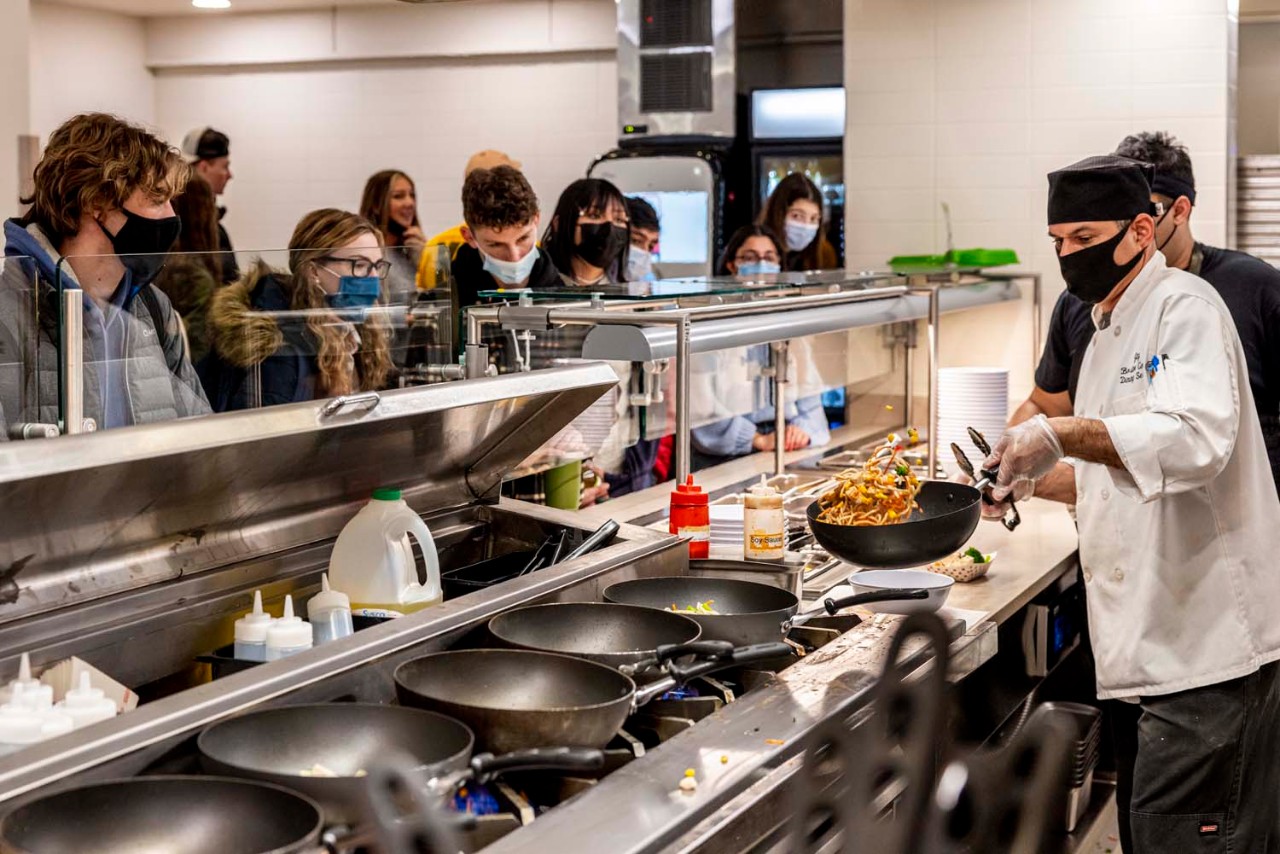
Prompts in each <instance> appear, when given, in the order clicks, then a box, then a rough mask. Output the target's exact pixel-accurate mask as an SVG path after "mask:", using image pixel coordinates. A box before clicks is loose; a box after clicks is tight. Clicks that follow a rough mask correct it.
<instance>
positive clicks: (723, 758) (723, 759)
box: [720, 756, 729, 765]
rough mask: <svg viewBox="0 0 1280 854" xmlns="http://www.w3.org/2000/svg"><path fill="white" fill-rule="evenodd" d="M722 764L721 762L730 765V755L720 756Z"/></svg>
mask: <svg viewBox="0 0 1280 854" xmlns="http://www.w3.org/2000/svg"><path fill="white" fill-rule="evenodd" d="M720 764H721V765H728V764H729V757H728V756H721V757H720Z"/></svg>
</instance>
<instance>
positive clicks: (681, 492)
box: [671, 475, 710, 506]
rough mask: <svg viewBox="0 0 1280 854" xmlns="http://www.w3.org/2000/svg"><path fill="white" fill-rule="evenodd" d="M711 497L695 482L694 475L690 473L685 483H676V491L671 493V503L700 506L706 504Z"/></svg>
mask: <svg viewBox="0 0 1280 854" xmlns="http://www.w3.org/2000/svg"><path fill="white" fill-rule="evenodd" d="M709 497H710V496H708V495H707V493H705V492H703V491H702V487H701V486H698V485H697V484H696V483H694V482H693V475H689V477H688V478H687V479H686V480H685V482H684V483H680V484H676V488H675V491H674V492H672V493H671V503H672V504H692V505H694V506H698V505H701V504H706V503H707V499H708V498H709Z"/></svg>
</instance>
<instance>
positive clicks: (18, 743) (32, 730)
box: [0, 703, 44, 756]
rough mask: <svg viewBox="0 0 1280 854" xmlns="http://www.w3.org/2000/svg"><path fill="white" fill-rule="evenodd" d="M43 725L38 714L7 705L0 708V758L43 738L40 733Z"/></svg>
mask: <svg viewBox="0 0 1280 854" xmlns="http://www.w3.org/2000/svg"><path fill="white" fill-rule="evenodd" d="M43 723H44V721H43V720H42V719H41V717H40V714H39V713H38V712H33V711H31V710H30V709H20V708H18V707H16V706H14V705H12V704H9V703H6V704H5V705H4V706H0V756H3V755H5V754H8V753H13V752H15V751H18V750H21V749H22V748H24V747H27V746H28V745H32V744H35V743H36V742H38V741H40V740H41V739H42V738H44V736H43V735H41V733H40V727H41V724H43Z"/></svg>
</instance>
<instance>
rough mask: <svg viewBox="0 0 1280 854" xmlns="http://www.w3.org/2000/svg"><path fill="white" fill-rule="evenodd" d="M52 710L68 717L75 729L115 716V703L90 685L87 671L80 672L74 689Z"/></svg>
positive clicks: (100, 690)
mask: <svg viewBox="0 0 1280 854" xmlns="http://www.w3.org/2000/svg"><path fill="white" fill-rule="evenodd" d="M54 708H55V709H57V710H58V711H60V712H62V713H63V714H65V715H67V716H69V717H70V718H71V721H72V723H74V724H75V727H76V729H80V728H81V727H86V726H89V725H91V724H96V723H97V722H98V721H105V720H110V719H111V718H114V717H115V716H116V704H115V701H114V700H110V699H108V698H107V696H106V695H105V694H104V693H103V691H102V689H101V688H94V687H93V686H92V685H91V684H90V682H89V671H87V670H81V671H80V678H79V680H78V681H77V683H76V687H74V688H72V689H71V690H69V691H67V696H66V697H65V698H64V699H63V700H62V702H60V703H58V704H57V705H56V706H54Z"/></svg>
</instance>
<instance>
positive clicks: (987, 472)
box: [951, 427, 1022, 531]
mask: <svg viewBox="0 0 1280 854" xmlns="http://www.w3.org/2000/svg"><path fill="white" fill-rule="evenodd" d="M969 438H970V440H972V441H973V444H974V447H976V448H977V449H978V450H979V451H982V453H984V454H986V455H987V456H991V444H990V443H989V442H988V441H987V438H986V437H985V436H983V435H982V434H981V433H979V432H978V431H977V430H975V429H973V428H972V427H970V428H969ZM951 453H952V454H954V455H955V458H956V463H957V465H959V466H960V470H961V471H962V472H964V473H965V474H967V475H968V476H969V477H970V478H972V479H973V481H974V484H973V488H974V489H976V490H978V492H980V493H982V501H983V503H984V504H989V505H991V506H993V507H994V506H995V503H996V502H995V500H994V499H993V498H992V497H991V486H992V485H993V484H994V483H995V482H996V476H997V475H998V474H999V473H1000V469H999V467H996V468H994V469H982V470H980V471H978V472H976V473H975V471H974V468H973V463H971V462H969V457H968V456H967V455H966V454H965V452H964V450H963V449H961V447H960V446H959V445H957V444H956V443H955V442H952V443H951ZM979 475H981V476H979ZM1008 501H1009V512H1008V513H1007V514H1006V515H1005V516H1004V518H1002V519H1001V520H1000V523H1001V524H1002V525H1004V526H1005V528H1006V529H1008V530H1010V531H1012V530H1013V529H1014V528H1016V527H1018V526H1019V525H1021V524H1022V515H1021V514H1020V513H1018V508H1017V506H1016V505H1015V504H1014V503H1013V498H1012V497H1010V498H1009V499H1008Z"/></svg>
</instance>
